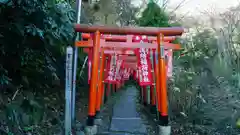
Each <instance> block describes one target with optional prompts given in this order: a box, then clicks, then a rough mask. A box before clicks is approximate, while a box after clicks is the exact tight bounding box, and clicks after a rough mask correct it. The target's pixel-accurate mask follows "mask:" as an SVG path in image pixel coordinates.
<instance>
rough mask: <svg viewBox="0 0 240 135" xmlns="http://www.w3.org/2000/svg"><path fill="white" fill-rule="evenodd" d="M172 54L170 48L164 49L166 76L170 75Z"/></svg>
mask: <svg viewBox="0 0 240 135" xmlns="http://www.w3.org/2000/svg"><path fill="white" fill-rule="evenodd" d="M172 56H173V51H172V49H169V50H165V59H166V71H167V77H172V70H173V69H172V68H173V67H172V66H173V65H172Z"/></svg>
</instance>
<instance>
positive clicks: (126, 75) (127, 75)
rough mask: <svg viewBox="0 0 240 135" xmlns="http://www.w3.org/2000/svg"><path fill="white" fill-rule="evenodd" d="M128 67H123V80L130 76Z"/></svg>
mask: <svg viewBox="0 0 240 135" xmlns="http://www.w3.org/2000/svg"><path fill="white" fill-rule="evenodd" d="M130 70H131V69H130V68H125V69H123V80H128V79H129V76H130Z"/></svg>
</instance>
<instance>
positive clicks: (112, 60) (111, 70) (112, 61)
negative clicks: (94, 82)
mask: <svg viewBox="0 0 240 135" xmlns="http://www.w3.org/2000/svg"><path fill="white" fill-rule="evenodd" d="M108 62H109V65H108V69H107V74H108V76H107V78H106V82H108V83H116V77H115V73H116V55H112V56H109V60H108Z"/></svg>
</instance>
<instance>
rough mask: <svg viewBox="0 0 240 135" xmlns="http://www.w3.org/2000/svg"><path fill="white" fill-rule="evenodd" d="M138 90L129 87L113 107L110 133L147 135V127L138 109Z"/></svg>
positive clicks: (117, 134) (113, 134)
mask: <svg viewBox="0 0 240 135" xmlns="http://www.w3.org/2000/svg"><path fill="white" fill-rule="evenodd" d="M136 97H137V90H136V88H135V87H129V88H128V89H127V90H125V91H124V92H123V93H122V95H121V98H120V99H119V100H118V101H117V102H116V104H115V105H114V108H113V116H112V120H111V125H110V130H109V132H108V133H106V134H108V135H133V134H134V135H147V128H146V126H145V125H144V124H143V120H142V118H141V117H140V114H139V113H138V111H137V108H136V107H137V103H136Z"/></svg>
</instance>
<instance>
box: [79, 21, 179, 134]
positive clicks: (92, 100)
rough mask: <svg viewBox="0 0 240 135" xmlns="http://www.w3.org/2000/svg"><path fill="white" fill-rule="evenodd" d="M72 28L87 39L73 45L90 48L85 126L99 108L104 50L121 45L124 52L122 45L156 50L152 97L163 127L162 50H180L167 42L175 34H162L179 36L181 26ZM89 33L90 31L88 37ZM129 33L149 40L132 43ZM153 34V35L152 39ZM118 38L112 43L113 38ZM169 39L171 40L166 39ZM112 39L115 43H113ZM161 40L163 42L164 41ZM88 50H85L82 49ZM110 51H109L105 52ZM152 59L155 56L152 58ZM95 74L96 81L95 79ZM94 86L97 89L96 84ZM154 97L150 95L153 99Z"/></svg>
mask: <svg viewBox="0 0 240 135" xmlns="http://www.w3.org/2000/svg"><path fill="white" fill-rule="evenodd" d="M75 31H76V32H82V33H87V34H85V35H84V34H83V39H86V40H87V41H78V42H76V43H75V46H77V47H88V48H89V47H92V48H93V59H92V62H93V64H92V72H91V80H90V90H89V111H88V120H87V126H88V127H87V128H88V130H87V131H89V132H90V130H91V129H92V128H93V127H94V120H95V118H96V113H98V112H99V111H100V107H101V97H102V93H103V73H104V65H105V64H104V63H105V61H106V60H105V59H106V56H105V51H111V50H112V48H118V49H119V48H121V49H120V51H119V53H122V54H128V53H126V52H124V49H126V48H132V49H133V48H151V49H156V54H157V60H158V63H155V64H154V63H153V64H154V67H155V68H154V71H155V78H156V83H155V85H156V95H152V96H156V97H157V98H156V99H157V110H158V112H159V115H160V117H159V119H158V120H159V125H160V128H161V129H165V128H166V127H167V126H168V105H167V89H166V69H165V60H164V59H165V56H164V49H180V45H176V44H172V43H169V42H167V41H171V40H174V38H175V37H164V36H179V35H181V34H182V33H183V28H180V27H170V28H154V27H145V28H143V27H138V28H134V27H106V26H88V25H82V24H81V25H80V24H75ZM89 33H94V34H93V37H92V40H91V36H90V34H89ZM101 34H116V35H127V36H125V37H124V36H111V37H105V35H104V37H103V38H102V39H101ZM129 35H146V36H152V37H151V38H150V39H151V40H150V41H152V43H144V45H143V44H140V43H133V42H132V39H131V38H128V37H130V36H129ZM155 37H156V38H155ZM117 39H118V40H120V41H118V42H116V40H117ZM170 39H171V40H170ZM114 41H115V42H114ZM164 41H165V42H164ZM85 51H86V52H88V51H89V50H88V49H85ZM99 52H101V55H100V56H101V60H100V63H99ZM112 53H116V50H112ZM108 54H111V53H108ZM154 58H155V57H154ZM99 65H100V73H99V76H98V69H99ZM98 77H99V80H98ZM97 85H98V90H96V88H97V87H96V86H97ZM153 99H154V98H153Z"/></svg>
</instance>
